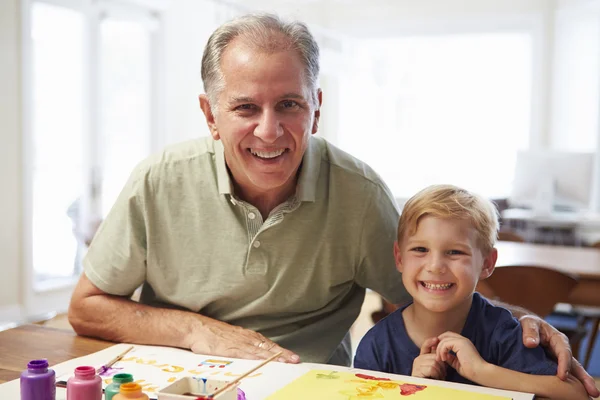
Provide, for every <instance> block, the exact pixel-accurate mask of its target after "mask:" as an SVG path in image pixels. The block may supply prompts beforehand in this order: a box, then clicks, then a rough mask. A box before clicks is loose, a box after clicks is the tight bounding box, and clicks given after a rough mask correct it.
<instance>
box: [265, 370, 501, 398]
mask: <svg viewBox="0 0 600 400" xmlns="http://www.w3.org/2000/svg"><path fill="white" fill-rule="evenodd" d="M407 378H408V377H407ZM409 381H410V378H408V379H407V380H391V379H389V378H383V377H380V376H377V373H376V372H372V373H370V374H369V375H367V374H361V373H351V372H343V371H330V370H311V371H309V372H307V373H306V374H304V375H303V376H301V377H300V378H298V379H296V380H295V381H294V382H292V383H291V384H289V385H287V386H285V387H284V388H282V389H280V390H278V391H277V392H275V393H274V394H272V395H271V396H269V397H267V400H304V399H328V400H362V399H389V400H394V399H397V400H400V399H406V396H410V398H411V399H415V400H419V399H421V400H427V399H431V400H436V399H444V400H511V399H512V397H504V396H496V395H490V394H482V393H473V392H467V391H464V390H461V389H455V388H447V387H441V386H436V385H435V381H430V382H431V383H430V384H426V385H425V384H415V383H410V382H409Z"/></svg>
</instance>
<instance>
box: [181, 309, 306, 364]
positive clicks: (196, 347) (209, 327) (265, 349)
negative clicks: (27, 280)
mask: <svg viewBox="0 0 600 400" xmlns="http://www.w3.org/2000/svg"><path fill="white" fill-rule="evenodd" d="M186 343H187V344H188V347H189V349H190V350H192V351H193V352H194V353H199V354H210V355H214V356H220V357H233V358H243V359H248V360H264V359H267V358H269V357H271V356H272V355H273V354H276V353H278V352H280V351H282V352H283V354H282V355H281V356H280V357H279V358H278V359H277V361H279V362H286V363H292V364H296V363H299V362H300V357H299V356H298V355H297V354H295V353H293V352H291V351H289V350H286V349H284V348H282V347H280V346H278V345H277V344H276V343H275V342H272V341H271V340H269V339H267V338H266V337H264V336H263V335H261V334H260V333H258V332H254V331H251V330H249V329H244V328H240V327H239V326H233V325H229V324H227V323H225V322H221V321H216V320H208V321H207V320H204V322H203V324H202V327H201V328H200V329H198V330H194V331H192V332H190V333H189V335H188V337H187V338H186Z"/></svg>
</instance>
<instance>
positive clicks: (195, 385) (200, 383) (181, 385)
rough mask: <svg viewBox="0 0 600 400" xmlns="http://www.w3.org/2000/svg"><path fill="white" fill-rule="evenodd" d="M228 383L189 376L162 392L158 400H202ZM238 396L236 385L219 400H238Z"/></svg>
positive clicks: (159, 393)
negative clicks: (194, 397)
mask: <svg viewBox="0 0 600 400" xmlns="http://www.w3.org/2000/svg"><path fill="white" fill-rule="evenodd" d="M228 383H229V382H228V381H220V380H216V379H207V378H198V377H191V376H187V377H185V378H181V379H179V380H178V381H175V382H173V383H172V384H171V385H169V386H167V387H165V388H164V389H162V390H160V391H159V392H158V400H190V398H191V397H190V396H194V395H196V396H197V398H202V396H203V395H204V396H208V395H209V394H211V393H213V392H214V391H215V390H217V389H219V388H222V387H223V386H225V385H227V384H228ZM237 394H238V390H237V385H234V386H232V387H231V388H230V389H228V390H226V391H225V392H223V394H220V395H219V400H237V398H238V396H237ZM207 398H208V397H207Z"/></svg>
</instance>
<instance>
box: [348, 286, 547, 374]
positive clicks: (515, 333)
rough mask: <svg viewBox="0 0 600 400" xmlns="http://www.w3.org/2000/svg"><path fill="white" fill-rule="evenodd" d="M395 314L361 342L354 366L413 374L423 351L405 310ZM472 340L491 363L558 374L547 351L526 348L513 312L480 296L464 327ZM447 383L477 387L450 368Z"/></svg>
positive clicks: (476, 297) (475, 298)
mask: <svg viewBox="0 0 600 400" xmlns="http://www.w3.org/2000/svg"><path fill="white" fill-rule="evenodd" d="M409 305H410V304H408V305H406V306H405V307H402V308H401V309H399V310H396V311H394V312H393V313H392V314H390V315H388V316H387V317H386V318H384V319H383V320H381V321H380V322H379V323H377V324H376V325H375V326H374V327H373V328H371V330H369V332H367V334H366V335H365V337H364V338H363V339H362V340H361V342H360V344H359V346H358V349H357V351H356V356H355V357H354V367H355V368H361V369H369V370H372V371H380V372H389V373H393V374H400V375H411V373H412V366H413V361H414V360H415V358H417V357H418V356H419V353H420V349H419V348H418V347H417V345H415V344H414V342H413V341H412V340H411V339H410V337H409V336H408V333H407V332H406V326H405V325H404V319H403V318H402V311H403V310H404V309H405V308H406V307H408V306H409ZM460 334H461V335H462V336H464V337H466V338H467V339H469V340H470V341H471V342H472V343H473V344H474V345H475V348H476V349H477V351H478V352H479V354H480V355H481V357H482V358H483V359H484V360H485V361H487V362H489V363H490V364H494V365H498V366H501V367H504V368H507V369H511V370H514V371H519V372H525V373H529V374H535V375H556V368H557V366H556V362H554V361H553V360H552V359H550V358H549V357H548V356H547V355H546V353H545V352H544V349H542V348H541V347H536V348H533V349H529V348H527V347H525V345H523V333H522V330H521V325H520V324H519V321H517V319H516V318H514V317H513V316H512V314H511V313H510V311H508V310H507V309H505V308H502V307H496V306H494V305H492V304H491V303H489V302H488V301H487V300H486V299H485V298H483V297H481V295H480V294H479V293H474V294H473V303H472V304H471V309H470V311H469V315H468V316H467V320H466V322H465V326H464V328H463V330H462V332H461V333H460ZM446 381H449V382H458V383H469V384H474V383H473V382H471V381H470V380H468V379H466V378H463V377H462V376H460V375H459V374H458V372H456V371H455V370H454V369H453V368H452V367H450V366H448V368H447V374H446Z"/></svg>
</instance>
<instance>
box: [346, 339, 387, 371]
mask: <svg viewBox="0 0 600 400" xmlns="http://www.w3.org/2000/svg"><path fill="white" fill-rule="evenodd" d="M372 332H373V331H369V332H367V334H366V335H365V336H364V337H363V338H362V340H361V341H360V343H359V345H358V348H357V349H356V355H355V356H354V364H353V365H354V368H360V369H368V370H371V371H380V372H385V368H384V366H383V361H382V360H381V354H380V352H379V350H380V349H379V347H378V346H377V341H376V340H375V339H376V338H377V335H375V334H373V333H372Z"/></svg>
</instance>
